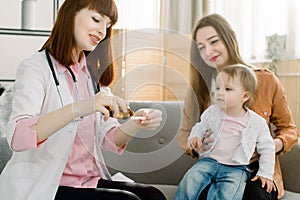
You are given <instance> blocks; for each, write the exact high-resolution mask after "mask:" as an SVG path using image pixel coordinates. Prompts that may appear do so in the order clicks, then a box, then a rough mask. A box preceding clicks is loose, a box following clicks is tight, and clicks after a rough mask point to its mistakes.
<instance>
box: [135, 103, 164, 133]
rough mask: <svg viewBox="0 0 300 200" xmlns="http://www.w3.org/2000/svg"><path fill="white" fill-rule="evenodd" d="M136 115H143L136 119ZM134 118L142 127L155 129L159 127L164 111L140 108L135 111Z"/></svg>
mask: <svg viewBox="0 0 300 200" xmlns="http://www.w3.org/2000/svg"><path fill="white" fill-rule="evenodd" d="M134 117H137V119H138V118H139V117H143V118H140V119H138V120H135V119H134ZM134 117H133V119H132V120H134V122H135V123H136V125H138V126H139V127H141V128H145V129H148V130H155V129H157V128H158V127H159V125H160V123H161V121H162V112H161V111H160V110H158V109H145V108H143V109H139V110H138V111H136V112H135V114H134Z"/></svg>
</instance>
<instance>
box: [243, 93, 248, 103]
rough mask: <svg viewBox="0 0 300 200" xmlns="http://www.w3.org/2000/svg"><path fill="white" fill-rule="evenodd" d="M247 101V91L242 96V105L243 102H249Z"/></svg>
mask: <svg viewBox="0 0 300 200" xmlns="http://www.w3.org/2000/svg"><path fill="white" fill-rule="evenodd" d="M249 99H250V93H249V92H248V91H246V92H245V93H244V95H243V98H242V101H243V103H245V102H247V101H249Z"/></svg>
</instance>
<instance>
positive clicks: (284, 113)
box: [178, 14, 298, 200]
mask: <svg viewBox="0 0 300 200" xmlns="http://www.w3.org/2000/svg"><path fill="white" fill-rule="evenodd" d="M192 37H193V41H195V42H193V43H192V47H191V69H190V70H191V73H190V74H191V79H190V82H191V85H192V90H191V91H190V92H189V93H188V95H187V97H186V99H185V107H184V111H183V114H184V117H183V122H182V124H181V131H180V136H179V138H178V140H179V145H180V146H181V147H182V148H183V149H184V150H185V152H186V153H187V154H189V155H191V156H193V157H195V156H196V157H197V153H196V152H193V151H192V150H191V149H189V147H188V146H187V138H188V136H189V135H190V131H191V128H192V127H193V125H194V124H195V123H196V122H198V121H199V119H200V116H201V114H202V113H203V111H204V110H205V109H206V108H207V107H208V106H209V105H210V104H211V103H212V102H211V95H212V94H213V91H212V90H211V88H213V87H212V86H213V84H214V77H215V74H216V73H217V70H218V69H222V68H223V67H224V66H226V65H231V64H238V63H240V64H244V65H247V66H249V67H250V68H252V69H253V70H254V71H255V73H256V76H257V79H258V90H257V94H256V98H255V101H254V102H253V103H252V105H251V107H250V108H251V109H252V110H254V111H255V112H256V113H258V114H259V115H261V116H262V117H264V118H265V119H266V121H267V123H268V125H269V127H270V134H271V133H274V142H275V148H276V149H275V150H276V158H275V159H276V162H275V173H274V177H273V179H274V182H275V184H276V186H277V188H278V190H277V191H272V192H271V193H267V192H266V190H265V189H264V188H262V187H261V184H260V183H259V182H252V181H250V180H249V182H248V184H247V187H246V190H245V193H244V199H253V200H254V199H255V200H257V199H277V198H281V197H282V196H283V195H284V188H283V180H282V175H281V169H280V163H279V160H278V156H277V155H279V154H282V153H285V152H288V151H290V150H291V148H292V147H293V146H294V145H295V144H296V143H297V140H298V136H297V130H296V126H295V124H294V121H293V119H292V116H291V113H290V110H289V107H288V104H287V98H286V96H285V91H284V88H283V86H282V85H281V83H280V81H279V80H278V79H277V77H276V76H274V74H273V73H272V72H270V71H268V70H267V69H259V68H255V67H253V66H251V65H249V64H246V63H245V62H244V60H243V59H242V57H241V55H240V52H239V47H238V42H237V38H236V35H235V32H234V31H233V30H232V28H231V26H230V25H229V23H228V22H227V21H226V20H225V19H224V18H223V17H222V16H220V15H218V14H212V15H208V16H206V17H203V18H202V19H200V20H199V21H198V22H197V23H196V26H195V28H194V31H193V35H192ZM195 108H197V109H195ZM271 124H272V125H274V127H275V128H274V130H271ZM272 127H273V126H272ZM211 141H212V139H210V138H209V132H208V136H207V138H206V139H205V140H204V143H210V142H211ZM208 148H210V146H209V145H204V146H203V150H207V149H208ZM258 160H259V158H258V156H257V153H256V152H255V153H254V155H253V157H252V159H251V164H250V165H249V167H251V168H252V169H253V170H256V169H257V166H258ZM254 174H255V172H254ZM202 196H203V194H202V195H200V199H202V198H203V197H202Z"/></svg>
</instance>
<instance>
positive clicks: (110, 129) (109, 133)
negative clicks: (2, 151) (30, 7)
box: [0, 0, 165, 200]
mask: <svg viewBox="0 0 300 200" xmlns="http://www.w3.org/2000/svg"><path fill="white" fill-rule="evenodd" d="M117 16H118V13H117V8H116V5H115V3H114V1H113V0H65V1H64V3H63V4H62V6H61V7H60V10H59V13H58V15H57V19H56V22H55V24H54V27H53V29H52V31H51V34H50V36H49V38H48V39H47V41H46V42H45V44H44V45H43V46H42V48H41V49H40V51H38V52H36V53H34V54H33V55H32V56H30V57H28V58H26V59H24V60H23V61H22V62H21V63H20V64H19V66H18V69H17V74H16V77H17V78H16V80H15V84H14V90H13V100H12V101H10V102H11V103H12V106H11V115H10V119H9V121H8V124H7V126H6V128H5V134H6V137H7V140H8V144H9V145H10V148H11V149H12V150H13V156H12V157H11V160H10V161H8V163H7V165H6V166H5V168H4V170H3V172H2V173H1V177H0V193H1V198H3V199H12V200H14V199H15V200H17V199H18V200H20V199H21V200H22V199H24V200H25V199H45V200H53V199H56V200H60V199H64V200H67V199H72V200H74V199H75V200H76V199H78V200H81V199H82V200H83V199H119V200H122V199H128V200H140V199H146V198H147V199H155V200H160V199H162V200H165V197H164V195H163V194H162V192H160V191H159V190H158V189H156V188H154V187H151V186H145V185H141V184H138V183H131V184H126V183H123V182H117V181H113V180H112V177H111V176H110V174H109V172H108V170H107V167H106V164H105V161H104V159H103V156H102V149H106V150H110V151H112V152H114V153H117V154H121V153H123V151H124V150H125V147H126V145H127V143H128V141H129V140H130V139H131V138H132V137H133V136H134V135H135V133H137V132H138V131H142V130H154V129H156V128H157V127H158V126H159V125H160V122H161V121H162V112H161V111H160V110H158V109H152V108H151V109H143V108H141V109H139V110H137V111H136V112H135V114H134V116H135V117H139V119H138V120H134V119H128V120H127V121H126V122H124V123H122V124H120V123H119V122H118V121H117V119H115V118H113V117H110V116H109V110H107V108H106V107H107V106H111V107H113V109H114V114H115V115H117V114H118V113H119V111H120V110H122V111H123V112H127V107H128V102H127V101H125V100H123V99H121V98H120V97H118V96H115V95H113V94H112V93H111V92H110V91H109V89H107V88H106V87H107V86H108V85H110V84H111V82H112V81H113V77H114V74H113V63H112V62H110V61H111V60H112V59H111V47H110V46H111V44H110V41H109V38H110V37H111V34H110V33H111V28H112V26H113V25H114V24H115V22H116V21H117ZM96 46H97V47H98V49H100V53H99V54H97V55H96V56H97V58H98V59H99V61H100V63H99V67H100V68H104V70H103V73H102V74H101V78H99V79H95V80H93V77H92V76H91V74H90V72H89V68H88V67H87V63H86V54H88V53H89V52H90V51H92V50H94V49H95V48H96ZM89 67H90V68H96V70H99V69H98V65H97V66H95V65H92V66H89ZM94 86H95V87H94ZM99 88H101V91H99V90H98V89H99ZM28 161H30V162H28ZM11 188H14V191H13V192H12V191H11Z"/></svg>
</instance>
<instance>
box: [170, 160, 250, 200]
mask: <svg viewBox="0 0 300 200" xmlns="http://www.w3.org/2000/svg"><path fill="white" fill-rule="evenodd" d="M250 175H251V173H250V171H249V170H248V168H247V166H245V165H239V166H229V165H223V164H220V163H218V162H217V161H216V160H214V159H211V158H201V159H199V160H198V161H197V162H196V163H195V165H194V166H193V167H192V168H191V169H189V170H188V171H187V173H186V174H185V175H184V177H183V179H182V180H181V181H180V183H179V185H178V189H177V191H176V194H175V198H174V199H175V200H189V199H190V200H197V199H198V197H199V195H200V193H201V191H202V190H203V189H204V188H205V187H206V186H207V185H209V184H210V183H211V186H210V189H209V191H208V194H207V199H210V200H213V199H216V200H220V199H222V200H241V199H242V198H243V194H244V190H245V186H246V182H247V180H248V178H249V177H250Z"/></svg>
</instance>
